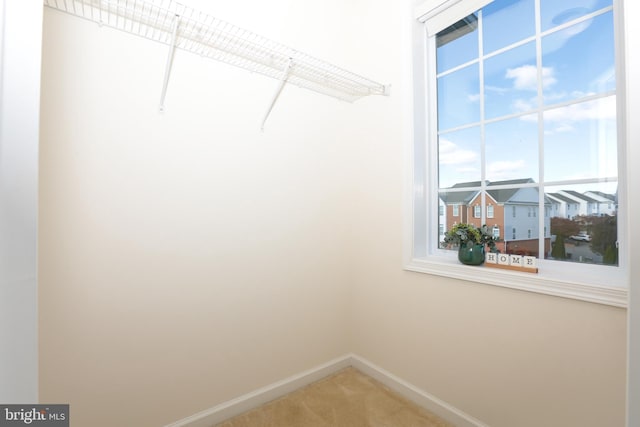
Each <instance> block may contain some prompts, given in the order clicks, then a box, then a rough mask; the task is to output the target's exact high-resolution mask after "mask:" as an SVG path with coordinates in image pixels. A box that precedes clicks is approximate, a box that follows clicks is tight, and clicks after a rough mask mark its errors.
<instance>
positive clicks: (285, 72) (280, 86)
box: [260, 58, 293, 130]
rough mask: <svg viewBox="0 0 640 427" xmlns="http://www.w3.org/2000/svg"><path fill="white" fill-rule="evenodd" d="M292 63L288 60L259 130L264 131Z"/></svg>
mask: <svg viewBox="0 0 640 427" xmlns="http://www.w3.org/2000/svg"><path fill="white" fill-rule="evenodd" d="M292 62H293V60H292V59H291V58H289V62H287V65H286V66H285V68H284V71H283V72H282V79H280V84H279V85H278V87H277V88H276V91H275V93H274V94H273V98H272V99H271V104H269V108H268V109H267V112H266V114H265V115H264V119H262V125H261V126H260V130H264V124H265V122H266V121H267V119H268V118H269V114H271V110H273V106H274V105H275V104H276V101H277V100H278V97H279V96H280V93H281V92H282V89H283V88H284V85H285V83H287V78H288V77H289V71H291V63H292Z"/></svg>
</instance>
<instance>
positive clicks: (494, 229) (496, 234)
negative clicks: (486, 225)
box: [493, 225, 500, 239]
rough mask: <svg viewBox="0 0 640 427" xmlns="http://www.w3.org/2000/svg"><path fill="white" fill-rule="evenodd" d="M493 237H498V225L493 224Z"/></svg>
mask: <svg viewBox="0 0 640 427" xmlns="http://www.w3.org/2000/svg"><path fill="white" fill-rule="evenodd" d="M493 237H495V238H496V239H499V238H500V227H498V226H497V225H494V226H493Z"/></svg>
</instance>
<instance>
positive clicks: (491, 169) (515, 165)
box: [487, 159, 527, 181]
mask: <svg viewBox="0 0 640 427" xmlns="http://www.w3.org/2000/svg"><path fill="white" fill-rule="evenodd" d="M526 166H527V165H526V162H525V161H524V160H522V159H521V160H500V161H496V162H491V163H489V164H488V165H487V171H488V173H489V174H490V175H491V179H492V180H494V181H495V180H501V179H511V178H513V177H514V176H520V175H521V174H522V171H523V170H524V169H525V168H526Z"/></svg>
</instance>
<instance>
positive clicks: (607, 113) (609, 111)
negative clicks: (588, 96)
mask: <svg viewBox="0 0 640 427" xmlns="http://www.w3.org/2000/svg"><path fill="white" fill-rule="evenodd" d="M615 117H616V98H615V96H609V97H606V98H602V99H597V100H595V101H589V102H581V103H579V104H571V105H569V106H567V107H564V108H554V109H553V110H549V111H546V112H545V113H544V120H545V122H546V123H557V124H559V125H565V126H566V125H570V124H571V123H575V122H579V121H583V120H614V119H615Z"/></svg>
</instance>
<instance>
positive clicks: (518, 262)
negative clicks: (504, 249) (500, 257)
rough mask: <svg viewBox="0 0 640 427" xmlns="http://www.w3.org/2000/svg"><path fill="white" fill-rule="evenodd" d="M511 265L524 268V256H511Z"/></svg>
mask: <svg viewBox="0 0 640 427" xmlns="http://www.w3.org/2000/svg"><path fill="white" fill-rule="evenodd" d="M509 265H514V266H516V267H522V266H523V265H524V263H523V262H522V255H509Z"/></svg>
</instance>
